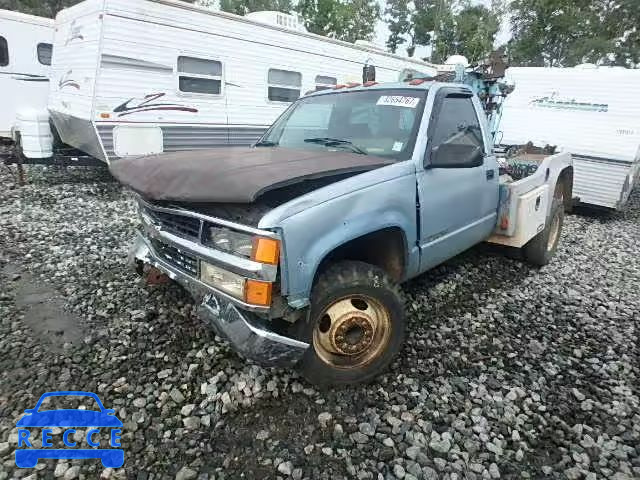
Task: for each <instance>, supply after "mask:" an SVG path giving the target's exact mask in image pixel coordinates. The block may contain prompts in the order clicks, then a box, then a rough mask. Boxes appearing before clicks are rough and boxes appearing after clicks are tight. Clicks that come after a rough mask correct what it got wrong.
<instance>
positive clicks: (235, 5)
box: [220, 0, 293, 15]
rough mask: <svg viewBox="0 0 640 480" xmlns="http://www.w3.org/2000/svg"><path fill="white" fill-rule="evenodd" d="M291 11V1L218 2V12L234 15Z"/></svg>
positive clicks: (230, 0) (239, 0) (247, 0)
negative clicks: (266, 11)
mask: <svg viewBox="0 0 640 480" xmlns="http://www.w3.org/2000/svg"><path fill="white" fill-rule="evenodd" d="M292 9H293V5H292V3H291V0H220V10H222V11H224V12H230V13H235V14H236V15H246V14H247V13H251V12H259V11H261V10H277V11H278V12H283V13H289V12H291V10H292Z"/></svg>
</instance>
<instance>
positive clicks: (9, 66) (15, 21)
mask: <svg viewBox="0 0 640 480" xmlns="http://www.w3.org/2000/svg"><path fill="white" fill-rule="evenodd" d="M53 28H54V22H53V20H51V19H49V18H42V17H35V16H33V15H25V14H24V13H18V12H13V11H10V10H0V92H2V108H0V137H3V138H8V139H15V138H16V136H15V134H16V132H17V131H18V130H19V129H20V126H19V123H20V122H21V121H22V117H23V116H24V115H27V116H28V117H29V118H30V119H33V118H37V117H38V114H35V113H34V112H40V113H39V115H40V116H46V115H45V114H46V109H47V99H48V96H49V68H50V67H49V65H51V50H52V44H53ZM25 147H26V145H25Z"/></svg>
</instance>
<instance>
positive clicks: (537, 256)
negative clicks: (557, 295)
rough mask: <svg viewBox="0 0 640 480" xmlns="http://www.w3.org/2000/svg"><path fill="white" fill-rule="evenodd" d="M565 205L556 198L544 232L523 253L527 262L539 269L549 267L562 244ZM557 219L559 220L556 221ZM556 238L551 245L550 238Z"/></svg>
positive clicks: (525, 247)
mask: <svg viewBox="0 0 640 480" xmlns="http://www.w3.org/2000/svg"><path fill="white" fill-rule="evenodd" d="M564 212H565V208H564V204H563V202H562V201H560V200H559V199H558V198H556V197H555V196H554V198H553V201H552V203H551V212H549V217H548V218H547V222H546V225H545V227H544V230H542V231H541V232H540V233H539V234H537V235H536V236H535V237H533V238H532V239H531V240H530V241H529V242H528V243H527V244H526V245H525V246H524V247H522V253H523V255H524V258H525V260H526V261H527V262H529V263H530V264H532V265H535V266H537V267H542V266H544V265H547V264H548V263H549V262H550V261H551V259H552V258H553V256H554V255H555V253H556V250H557V249H558V243H560V235H561V233H562V225H563V224H564ZM555 219H557V220H555ZM554 221H557V233H555V234H554V229H555V228H556V227H554ZM552 234H553V235H554V238H553V239H552V240H551V243H550V238H549V237H550V236H551V235H552Z"/></svg>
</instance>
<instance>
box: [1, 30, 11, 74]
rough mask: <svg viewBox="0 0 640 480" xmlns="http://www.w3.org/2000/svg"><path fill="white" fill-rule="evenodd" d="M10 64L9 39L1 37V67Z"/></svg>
mask: <svg viewBox="0 0 640 480" xmlns="http://www.w3.org/2000/svg"><path fill="white" fill-rule="evenodd" d="M7 65H9V46H8V45H7V39H6V38H4V37H0V67H6V66H7Z"/></svg>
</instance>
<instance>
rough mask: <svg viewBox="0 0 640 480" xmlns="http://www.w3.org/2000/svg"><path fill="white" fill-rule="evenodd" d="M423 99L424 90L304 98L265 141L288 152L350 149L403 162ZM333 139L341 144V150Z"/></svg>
mask: <svg viewBox="0 0 640 480" xmlns="http://www.w3.org/2000/svg"><path fill="white" fill-rule="evenodd" d="M425 97H426V90H421V91H416V90H411V91H407V90H400V89H394V90H378V89H376V90H362V91H351V92H349V94H343V93H340V92H336V93H329V94H324V95H314V96H309V97H305V98H302V99H300V100H298V102H296V104H295V105H294V106H293V107H292V108H291V109H290V110H289V111H288V112H287V113H285V114H284V115H283V116H282V117H280V119H278V120H277V121H276V123H275V124H274V126H273V128H272V129H271V130H270V131H269V133H268V134H267V136H265V137H264V138H263V141H267V142H269V143H273V144H276V145H278V146H280V147H285V148H296V149H305V150H311V149H327V148H329V149H336V150H342V149H344V150H348V149H352V150H360V151H364V152H366V153H367V154H370V155H378V156H384V157H391V158H396V159H399V160H405V159H408V158H410V157H411V152H412V151H413V150H412V149H413V144H414V143H415V136H416V133H417V130H418V127H419V124H420V118H421V116H422V111H423V109H424V99H425ZM394 102H399V103H394ZM403 102H404V105H402V103H403ZM323 139H325V140H326V141H324V142H323V141H322V140H323ZM335 140H339V141H341V142H342V143H343V145H342V146H337V145H336V143H335ZM345 141H346V143H349V144H351V146H348V145H347V146H345V145H344V143H345Z"/></svg>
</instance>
